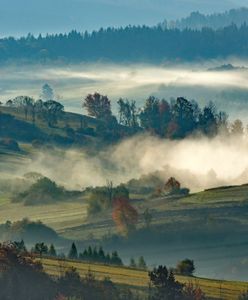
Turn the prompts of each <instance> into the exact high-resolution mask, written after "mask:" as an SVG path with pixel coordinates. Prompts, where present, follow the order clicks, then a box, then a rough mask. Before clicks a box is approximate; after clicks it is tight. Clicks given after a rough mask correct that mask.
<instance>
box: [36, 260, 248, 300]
mask: <svg viewBox="0 0 248 300" xmlns="http://www.w3.org/2000/svg"><path fill="white" fill-rule="evenodd" d="M41 261H42V265H43V267H44V270H45V271H46V272H47V273H48V274H50V275H53V276H59V275H61V274H63V272H65V271H66V270H67V269H69V268H71V267H74V268H76V269H77V271H78V272H79V274H80V276H85V275H86V273H87V272H88V271H89V270H90V271H91V272H93V273H94V275H95V276H96V278H97V279H100V280H101V279H104V278H105V277H109V278H110V279H111V280H112V281H113V282H114V283H116V284H120V285H127V286H129V287H135V288H143V289H146V288H148V284H149V277H148V273H147V272H146V271H142V270H136V269H131V268H127V267H115V266H107V265H100V264H92V263H85V262H78V261H70V260H57V259H45V258H42V259H41ZM177 280H178V281H180V282H182V283H189V282H192V283H194V284H196V285H198V286H199V287H200V288H201V289H202V290H203V291H204V292H205V293H206V295H207V296H208V297H211V298H214V299H228V300H236V299H238V297H239V295H240V294H241V293H242V292H244V291H246V290H247V289H248V283H244V282H235V281H220V280H211V279H204V278H196V277H185V276H177Z"/></svg>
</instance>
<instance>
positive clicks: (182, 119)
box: [5, 85, 245, 141]
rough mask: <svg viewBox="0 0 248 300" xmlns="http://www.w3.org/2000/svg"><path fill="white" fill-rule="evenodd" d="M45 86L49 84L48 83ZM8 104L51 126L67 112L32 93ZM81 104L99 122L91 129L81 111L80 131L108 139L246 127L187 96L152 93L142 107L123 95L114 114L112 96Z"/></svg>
mask: <svg viewBox="0 0 248 300" xmlns="http://www.w3.org/2000/svg"><path fill="white" fill-rule="evenodd" d="M45 87H46V89H49V88H50V86H49V85H45ZM50 96H51V95H50ZM44 97H45V96H44V95H43V98H44ZM5 106H8V107H11V108H14V109H17V110H18V111H20V112H22V113H23V117H24V119H25V120H29V121H31V122H32V123H33V124H35V123H36V119H37V118H39V119H40V120H43V121H44V122H46V123H47V125H48V126H49V127H54V126H56V124H58V121H59V120H63V116H64V106H63V105H62V104H61V103H60V102H58V101H55V100H53V99H50V100H42V99H38V100H34V99H33V98H32V97H29V96H18V97H15V98H14V99H10V100H8V101H7V102H6V104H5ZM82 107H83V109H85V110H86V112H87V114H88V115H89V116H90V117H93V118H95V119H96V120H97V121H98V123H97V126H96V128H95V129H94V130H93V129H92V130H91V131H89V130H88V129H89V128H88V127H87V124H86V123H87V122H86V121H85V120H84V124H82V123H83V119H82V118H83V116H82V115H79V118H77V119H78V129H77V133H85V132H86V133H87V134H90V135H98V136H100V137H102V138H103V139H105V140H106V141H116V140H118V139H121V138H123V137H125V136H129V135H133V134H136V133H139V132H144V131H145V132H149V133H150V134H152V135H157V136H159V137H162V138H168V139H182V138H185V137H187V136H189V135H194V134H199V133H200V134H202V135H206V136H208V137H214V136H216V135H217V134H218V133H224V134H226V135H228V134H234V135H242V134H243V133H244V131H245V128H244V124H243V123H242V121H241V120H239V119H237V120H235V121H234V122H232V123H230V122H229V119H228V115H227V113H226V112H225V111H220V110H218V109H217V107H216V105H215V104H214V103H213V102H211V101H210V102H209V103H208V104H207V105H205V106H203V107H200V106H199V104H198V103H197V101H195V100H188V99H186V98H184V97H178V98H176V99H175V98H171V99H170V101H168V100H166V99H163V98H162V99H159V98H157V97H154V96H150V97H148V98H147V99H146V100H145V102H144V104H143V106H141V107H138V106H137V104H136V101H135V100H129V99H123V98H120V99H119V100H118V101H117V110H118V114H117V115H115V114H114V113H113V111H112V102H111V100H110V99H109V97H108V96H106V95H102V94H100V93H98V92H95V93H93V94H88V95H87V96H86V97H85V98H84V99H83V101H82ZM64 121H65V120H64ZM64 129H65V130H66V133H67V135H68V137H70V138H73V137H74V136H75V130H74V129H73V128H71V127H70V126H69V125H68V124H67V123H66V126H65V128H64Z"/></svg>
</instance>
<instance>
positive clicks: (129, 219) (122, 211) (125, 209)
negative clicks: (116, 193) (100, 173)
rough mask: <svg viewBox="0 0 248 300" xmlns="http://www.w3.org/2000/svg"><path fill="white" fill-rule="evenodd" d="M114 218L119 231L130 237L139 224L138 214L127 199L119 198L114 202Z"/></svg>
mask: <svg viewBox="0 0 248 300" xmlns="http://www.w3.org/2000/svg"><path fill="white" fill-rule="evenodd" d="M112 218H113V220H114V222H115V224H116V226H117V228H118V230H119V231H120V232H121V233H123V234H125V235H128V234H129V233H130V232H131V231H133V230H134V229H135V226H136V224H137V222H138V212H137V210H136V209H135V208H134V207H133V206H132V205H131V204H130V203H129V200H128V199H127V198H124V197H122V198H117V199H115V200H114V208H113V213H112Z"/></svg>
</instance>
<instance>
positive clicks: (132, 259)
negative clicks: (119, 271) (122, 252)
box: [129, 258, 137, 268]
mask: <svg viewBox="0 0 248 300" xmlns="http://www.w3.org/2000/svg"><path fill="white" fill-rule="evenodd" d="M129 266H130V267H131V268H137V264H136V262H135V259H134V258H131V259H130V265H129Z"/></svg>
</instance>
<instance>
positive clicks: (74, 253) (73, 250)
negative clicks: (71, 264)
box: [68, 242, 78, 259]
mask: <svg viewBox="0 0 248 300" xmlns="http://www.w3.org/2000/svg"><path fill="white" fill-rule="evenodd" d="M68 258H70V259H78V251H77V247H76V245H75V243H74V242H73V243H72V245H71V249H70V252H69V254H68Z"/></svg>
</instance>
